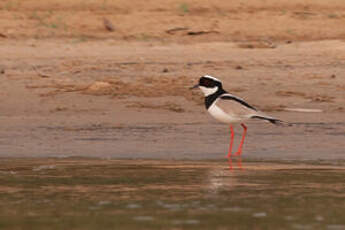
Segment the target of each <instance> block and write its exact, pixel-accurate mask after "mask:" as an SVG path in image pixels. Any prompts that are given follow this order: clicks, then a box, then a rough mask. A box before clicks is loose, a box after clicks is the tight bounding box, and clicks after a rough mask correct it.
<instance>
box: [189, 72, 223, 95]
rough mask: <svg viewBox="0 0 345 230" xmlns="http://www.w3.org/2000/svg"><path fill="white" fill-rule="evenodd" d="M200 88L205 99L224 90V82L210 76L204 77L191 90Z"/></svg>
mask: <svg viewBox="0 0 345 230" xmlns="http://www.w3.org/2000/svg"><path fill="white" fill-rule="evenodd" d="M196 88H199V89H200V90H201V91H202V92H203V93H204V94H205V97H207V96H209V95H211V94H214V93H215V92H217V91H218V90H222V89H223V87H222V82H221V81H220V80H219V79H217V78H215V77H212V76H210V75H204V76H202V77H200V79H199V83H198V84H196V85H194V86H193V87H191V88H190V89H196Z"/></svg>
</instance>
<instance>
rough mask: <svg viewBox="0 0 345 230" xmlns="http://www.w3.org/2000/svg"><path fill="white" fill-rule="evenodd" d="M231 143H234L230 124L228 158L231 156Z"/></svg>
mask: <svg viewBox="0 0 345 230" xmlns="http://www.w3.org/2000/svg"><path fill="white" fill-rule="evenodd" d="M233 143H234V130H233V128H232V125H230V145H229V152H228V158H230V157H231V151H232V144H233Z"/></svg>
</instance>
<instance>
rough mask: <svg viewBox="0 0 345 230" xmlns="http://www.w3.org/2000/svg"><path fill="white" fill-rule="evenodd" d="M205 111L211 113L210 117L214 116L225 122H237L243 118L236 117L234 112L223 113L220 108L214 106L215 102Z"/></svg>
mask: <svg viewBox="0 0 345 230" xmlns="http://www.w3.org/2000/svg"><path fill="white" fill-rule="evenodd" d="M207 111H208V112H209V113H210V114H211V115H212V117H214V118H215V119H217V120H218V121H220V122H223V123H227V124H230V123H237V122H241V121H243V120H244V119H243V118H242V117H238V116H236V115H234V114H227V113H225V112H224V111H223V110H222V109H220V108H219V107H218V106H216V105H215V103H214V104H213V105H211V106H210V108H208V110H207Z"/></svg>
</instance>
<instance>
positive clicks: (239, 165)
mask: <svg viewBox="0 0 345 230" xmlns="http://www.w3.org/2000/svg"><path fill="white" fill-rule="evenodd" d="M234 161H235V164H236V167H235V168H234V167H233V160H232V157H228V163H229V169H230V171H233V170H235V169H239V170H244V168H243V167H242V157H241V156H239V157H236V159H235V160H234Z"/></svg>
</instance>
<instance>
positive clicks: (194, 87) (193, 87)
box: [189, 84, 199, 89]
mask: <svg viewBox="0 0 345 230" xmlns="http://www.w3.org/2000/svg"><path fill="white" fill-rule="evenodd" d="M196 88H199V84H196V85H194V86H192V87H190V88H189V89H196Z"/></svg>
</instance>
